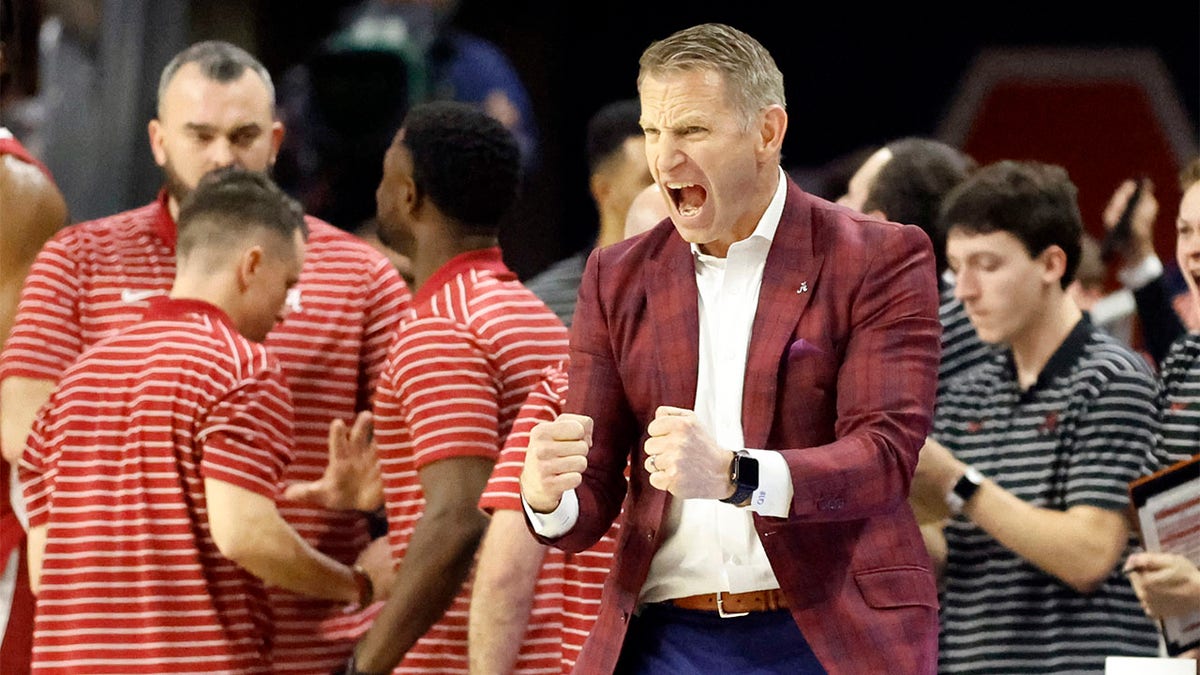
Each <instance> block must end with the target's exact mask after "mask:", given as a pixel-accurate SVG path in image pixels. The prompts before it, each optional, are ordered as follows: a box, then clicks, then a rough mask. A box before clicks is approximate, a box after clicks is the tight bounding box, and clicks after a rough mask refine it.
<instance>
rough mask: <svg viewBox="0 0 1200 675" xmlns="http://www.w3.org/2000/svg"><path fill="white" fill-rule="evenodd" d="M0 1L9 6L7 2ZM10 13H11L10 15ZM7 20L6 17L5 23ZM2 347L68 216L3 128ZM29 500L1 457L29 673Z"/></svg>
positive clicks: (6, 616)
mask: <svg viewBox="0 0 1200 675" xmlns="http://www.w3.org/2000/svg"><path fill="white" fill-rule="evenodd" d="M0 5H2V6H4V7H9V6H10V3H9V2H8V0H3V2H0ZM5 16H6V17H7V16H10V15H9V14H8V13H6V14H5ZM6 20H7V19H5V21H6ZM11 25H12V24H11V23H0V44H2V45H3V47H0V72H2V69H3V67H4V64H6V63H7V60H6V58H2V57H4V56H5V54H6V51H4V50H6V49H7V46H8V44H10V43H9V42H8V39H7V37H8V32H7V27H9V26H11ZM0 204H2V205H4V207H3V208H0V347H3V345H4V342H5V340H6V338H7V337H8V332H9V329H10V328H11V327H12V323H13V318H14V317H15V316H16V313H17V299H18V298H19V296H20V293H21V285H22V283H23V282H24V280H25V274H26V273H27V272H28V271H29V266H30V265H31V264H32V263H33V259H34V257H35V256H36V255H37V252H38V251H39V250H40V249H41V247H42V244H43V243H45V241H46V240H47V239H49V238H50V237H51V236H53V235H54V233H55V232H57V231H58V230H59V228H61V227H62V226H63V225H65V224H66V220H67V206H66V203H65V202H64V201H63V198H62V193H61V192H59V190H58V187H57V186H56V185H55V184H54V179H53V177H51V176H50V173H49V171H48V170H47V169H46V167H45V166H44V165H43V164H42V163H41V162H39V161H37V160H36V159H35V158H34V157H33V156H32V155H30V154H29V152H28V151H27V150H26V149H25V148H24V146H22V144H21V143H20V141H18V140H17V139H16V138H14V137H13V135H12V133H11V132H9V130H8V129H6V128H4V127H0ZM23 506H24V502H23V500H22V499H21V497H20V490H19V486H18V485H17V481H16V473H15V465H12V466H10V465H9V463H8V462H7V461H4V460H3V459H0V672H3V673H5V675H24V674H25V673H28V672H29V656H30V650H31V649H32V637H33V609H34V601H33V595H32V594H31V593H30V591H29V578H28V570H27V568H26V560H25V555H24V552H25V529H24V526H23V525H22V522H21V521H23V520H24V509H23V508H22V507H23Z"/></svg>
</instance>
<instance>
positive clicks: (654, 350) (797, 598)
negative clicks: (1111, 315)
mask: <svg viewBox="0 0 1200 675" xmlns="http://www.w3.org/2000/svg"><path fill="white" fill-rule="evenodd" d="M638 91H639V95H640V99H641V106H642V119H641V123H642V127H643V129H644V130H645V133H646V154H647V160H648V162H649V166H650V169H651V173H652V174H653V175H654V178H655V181H656V182H657V183H658V185H659V187H660V188H661V190H662V193H663V195H664V198H665V199H666V200H667V201H668V208H669V213H670V219H669V220H664V221H663V222H662V223H659V224H658V225H657V226H656V227H655V228H654V229H653V230H651V231H650V232H649V233H648V234H646V235H643V236H642V237H639V238H635V239H633V240H628V241H625V242H622V243H620V244H616V245H613V246H610V247H607V248H604V249H600V250H598V251H596V252H595V253H593V255H592V256H591V259H590V260H589V261H588V265H587V270H586V272H585V274H584V278H583V283H582V285H581V288H580V292H579V302H578V308H577V310H576V315H575V328H574V330H573V332H572V344H571V367H570V392H569V394H568V401H567V406H566V409H567V411H568V412H567V414H564V415H562V416H560V417H559V418H558V419H557V420H555V421H554V422H547V423H543V424H541V425H539V426H538V427H536V428H535V429H534V431H533V433H532V435H531V439H530V445H529V449H528V452H527V455H526V464H525V468H524V471H523V473H522V476H521V488H522V496H523V498H524V501H525V505H526V513H527V516H528V517H529V520H530V525H531V528H532V529H533V531H534V532H535V533H536V534H537V535H538V536H539V538H540V539H542V540H543V541H546V542H549V543H552V544H554V545H556V546H559V547H561V548H563V549H565V550H568V551H577V550H581V549H583V548H586V547H588V546H590V545H591V544H592V543H594V542H595V541H596V540H597V539H598V538H599V537H600V536H601V535H602V534H603V533H604V532H605V530H606V529H607V528H608V526H609V524H610V523H611V522H612V520H613V519H614V517H615V516H616V515H617V514H618V512H619V510H620V509H621V507H622V503H623V502H624V506H625V516H624V518H625V521H624V527H623V529H622V533H621V540H620V543H619V545H618V550H617V553H616V558H615V561H614V569H613V573H612V575H611V576H610V577H609V579H608V583H607V584H606V586H605V589H604V602H603V603H602V609H601V614H600V617H599V619H598V621H597V624H596V628H595V630H594V632H593V633H592V635H591V636H590V638H589V640H588V642H587V644H586V646H585V647H584V651H583V654H582V655H581V657H580V660H579V662H578V663H577V665H576V672H584V673H598V672H612V671H614V669H615V670H618V671H620V672H622V673H662V672H672V673H693V672H694V673H711V672H723V673H738V672H750V671H753V672H780V673H830V674H833V675H836V674H839V673H853V674H855V675H858V674H861V673H885V672H886V673H932V672H934V671H935V669H936V661H937V632H938V627H937V591H936V587H935V583H934V578H933V574H932V572H931V567H930V561H929V558H928V556H927V554H926V553H925V549H924V546H923V544H922V542H921V536H920V533H919V532H918V529H917V524H916V521H915V520H914V518H913V515H912V512H911V511H910V509H909V507H908V505H907V502H906V498H907V494H908V489H909V483H910V481H911V479H912V475H913V470H914V468H915V466H916V464H917V455H918V452H919V449H920V447H921V444H922V443H923V441H924V438H925V435H926V433H927V432H928V431H929V427H930V419H931V416H932V408H933V401H934V391H935V386H936V379H937V363H938V350H939V345H938V341H939V335H940V330H941V329H940V327H939V323H938V320H937V305H938V298H937V293H936V288H937V284H936V280H935V278H934V274H935V272H934V260H933V252H932V246H931V244H930V242H929V239H928V237H927V236H926V235H925V234H924V233H923V232H922V231H921V230H919V229H918V228H916V227H913V226H904V225H899V224H896V223H889V222H883V221H879V220H876V219H872V218H870V217H867V216H863V215H861V214H858V213H856V212H852V211H850V210H848V209H844V208H842V207H839V206H836V205H834V204H831V203H829V202H826V201H824V200H821V199H818V198H816V197H813V196H810V195H807V194H805V193H804V192H803V191H801V190H800V189H799V188H798V187H797V186H796V185H795V184H794V183H793V182H792V181H791V180H789V179H788V178H787V176H786V175H785V174H784V172H783V171H782V170H781V169H780V166H779V162H780V149H781V147H782V142H783V137H784V133H785V132H786V130H787V113H786V111H785V101H784V88H783V76H782V75H781V74H780V72H779V70H778V68H777V67H776V65H775V63H774V60H773V59H772V58H771V56H770V54H769V53H767V51H766V50H765V49H764V48H763V47H762V45H760V44H759V43H758V42H757V41H755V40H754V39H753V38H751V37H750V36H748V35H746V34H745V33H742V32H740V31H738V30H736V29H733V28H730V27H729V26H724V25H719V24H704V25H700V26H695V27H693V28H689V29H685V30H683V31H680V32H678V33H676V34H674V35H672V36H670V37H668V38H666V39H665V40H661V41H658V42H655V43H654V44H652V45H651V46H650V47H649V48H648V49H647V50H646V52H645V53H644V54H643V55H642V59H641V71H640V73H639V77H638ZM738 411H740V414H738ZM628 462H632V463H633V470H632V471H631V479H630V481H629V488H628V497H626V487H625V486H626V483H625V479H624V475H623V471H624V468H625V466H626V464H627V463H628Z"/></svg>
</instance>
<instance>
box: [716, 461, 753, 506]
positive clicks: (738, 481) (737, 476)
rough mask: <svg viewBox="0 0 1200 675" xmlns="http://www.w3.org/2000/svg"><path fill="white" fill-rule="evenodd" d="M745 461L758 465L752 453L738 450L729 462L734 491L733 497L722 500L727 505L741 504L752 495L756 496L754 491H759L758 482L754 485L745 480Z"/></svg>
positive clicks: (730, 478)
mask: <svg viewBox="0 0 1200 675" xmlns="http://www.w3.org/2000/svg"><path fill="white" fill-rule="evenodd" d="M743 461H748V462H755V463H756V464H757V462H758V460H757V459H754V458H753V457H751V456H750V453H749V452H746V451H745V450H737V451H735V452H734V453H733V459H732V460H731V461H730V462H729V480H731V481H733V486H734V489H733V494H732V495H730V496H728V497H726V498H724V499H722V500H721V501H723V502H725V503H726V504H735V505H737V504H741V503H742V502H745V501H746V500H747V499H749V498H750V495H752V494H754V491H755V490H757V489H758V485H757V483H758V481H754V484H751V483H749V482H747V481H746V480H745V479H744V475H743V471H742V462H743Z"/></svg>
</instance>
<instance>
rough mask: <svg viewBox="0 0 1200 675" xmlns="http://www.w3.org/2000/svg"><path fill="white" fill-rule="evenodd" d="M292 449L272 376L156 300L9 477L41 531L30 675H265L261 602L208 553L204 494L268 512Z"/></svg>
mask: <svg viewBox="0 0 1200 675" xmlns="http://www.w3.org/2000/svg"><path fill="white" fill-rule="evenodd" d="M292 434H293V426H292V404H291V397H290V395H289V393H288V389H287V383H286V382H285V381H284V376H283V373H282V371H281V370H280V367H279V364H278V362H277V361H275V360H274V359H273V358H272V357H271V356H269V355H268V354H267V351H266V349H265V348H264V347H262V346H261V345H257V344H254V343H252V342H250V341H248V340H246V339H245V338H244V337H242V336H241V335H240V334H239V333H238V332H237V330H236V329H235V328H234V327H233V325H232V324H231V323H230V322H229V319H228V317H227V316H226V315H225V314H224V313H223V312H222V311H221V310H219V309H217V308H216V307H214V306H212V305H210V304H208V303H205V302H202V301H199V300H168V299H165V298H156V299H155V300H154V302H153V304H152V305H151V306H150V308H149V309H148V310H147V312H146V319H145V320H144V321H143V322H141V323H138V324H136V325H133V326H130V327H128V328H126V329H125V330H123V331H121V332H119V333H116V334H114V335H112V336H111V337H109V338H107V339H105V340H102V341H101V342H99V343H97V344H96V345H95V346H93V347H92V348H90V349H88V350H87V351H85V352H84V353H83V355H82V356H81V357H80V358H79V360H78V361H77V362H76V363H75V364H74V365H72V366H71V367H70V368H68V369H67V371H66V372H65V373H64V374H63V376H62V379H61V380H60V381H59V386H58V388H57V390H56V391H55V393H54V394H53V395H52V396H51V398H50V401H49V403H48V404H47V405H46V406H45V407H43V408H42V410H41V412H40V413H39V414H38V417H37V420H36V421H35V423H34V426H33V431H32V432H31V434H30V437H29V443H28V446H27V448H26V450H25V454H24V455H23V457H22V458H21V463H20V467H19V469H20V476H21V483H22V487H23V489H24V494H25V500H26V504H27V505H28V508H29V518H30V524H31V526H34V527H40V526H44V527H46V548H45V555H44V558H43V564H42V575H41V589H40V592H39V594H38V602H37V618H36V620H35V624H34V645H33V672H35V673H85V674H88V675H97V674H99V673H214V672H229V673H270V672H272V669H271V664H270V649H269V645H270V640H271V632H272V629H271V621H270V611H269V609H268V607H267V595H266V592H265V589H264V588H263V585H262V582H261V581H259V580H258V579H257V578H255V577H254V576H253V575H251V574H250V573H249V572H246V571H245V570H243V569H242V568H240V567H238V566H237V565H236V564H234V563H233V562H232V561H230V560H228V559H227V558H225V557H224V556H222V555H221V553H220V551H219V550H218V549H217V547H216V545H215V544H214V543H213V540H212V535H211V532H210V530H209V525H208V509H207V501H206V498H205V491H204V480H205V479H206V478H213V479H217V480H221V481H224V482H226V483H230V484H232V485H236V486H238V487H241V488H243V489H246V490H250V491H252V492H255V493H257V494H261V495H263V496H266V497H268V498H272V499H273V498H275V496H276V492H277V490H278V486H279V476H280V475H281V474H282V473H283V468H284V466H286V465H287V463H288V462H290V461H291V459H292Z"/></svg>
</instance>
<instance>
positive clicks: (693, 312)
mask: <svg viewBox="0 0 1200 675" xmlns="http://www.w3.org/2000/svg"><path fill="white" fill-rule="evenodd" d="M646 279H647V284H646V318H647V319H648V320H649V321H650V322H651V325H653V326H654V349H655V360H654V365H655V366H656V367H655V371H656V372H657V373H658V377H659V382H658V396H657V398H658V401H659V404H660V405H672V406H678V407H681V408H692V407H693V406H694V405H695V403H696V375H697V371H698V368H699V364H700V311H699V307H698V303H699V300H698V297H697V296H698V290H697V288H696V263H695V260H694V259H693V257H692V249H691V246H689V245H688V243H687V242H685V241H683V239H681V238H680V237H679V236H678V235H677V234H675V233H674V232H672V233H671V235H670V237H669V238H668V239H667V241H666V242H665V243H664V245H663V247H662V249H661V250H660V251H659V254H658V255H657V256H655V257H653V258H651V259H650V261H649V263H648V265H647V275H646ZM652 414H653V412H651V415H652Z"/></svg>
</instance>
